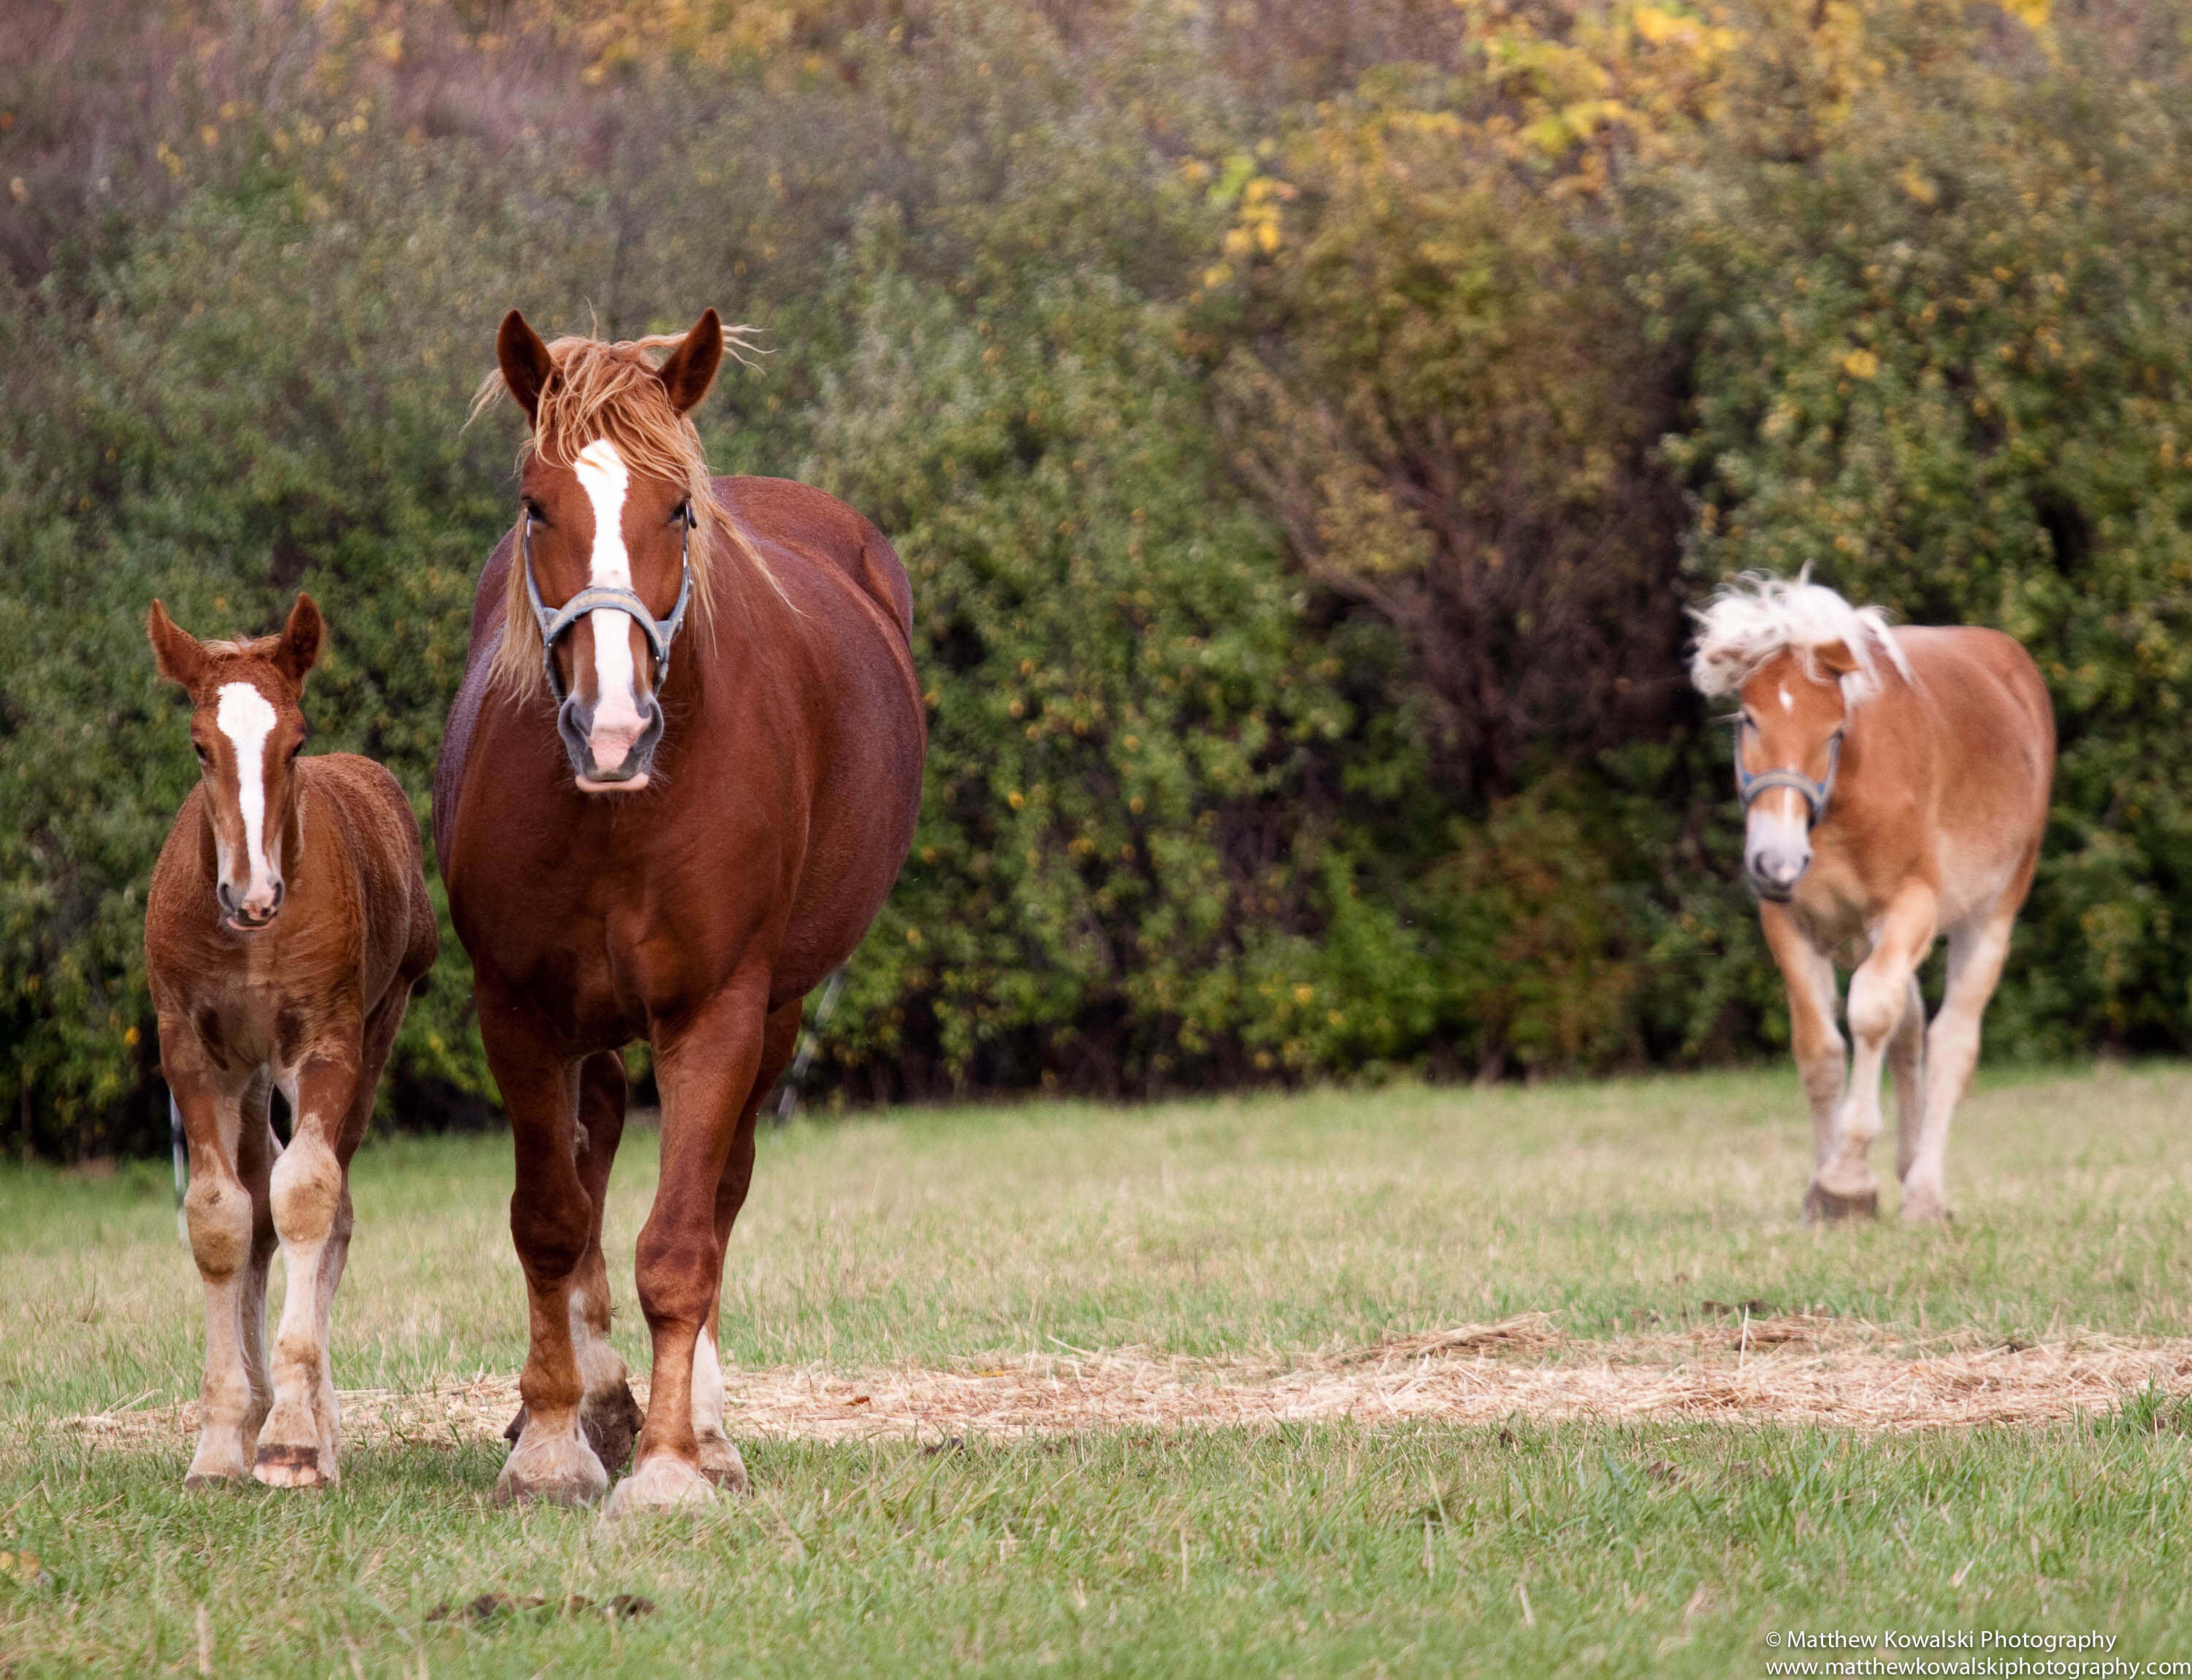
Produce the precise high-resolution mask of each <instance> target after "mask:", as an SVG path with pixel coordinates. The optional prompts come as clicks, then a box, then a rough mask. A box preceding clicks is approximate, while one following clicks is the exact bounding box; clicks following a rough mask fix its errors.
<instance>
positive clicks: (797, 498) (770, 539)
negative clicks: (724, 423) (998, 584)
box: [715, 477, 913, 641]
mask: <svg viewBox="0 0 2192 1680" xmlns="http://www.w3.org/2000/svg"><path fill="white" fill-rule="evenodd" d="M715 488H716V499H717V500H719V501H721V502H722V504H723V506H724V507H725V508H727V509H728V511H729V512H730V514H731V517H733V518H734V519H735V520H737V521H738V523H739V526H740V528H741V529H744V530H745V533H746V534H747V536H748V537H749V538H751V540H753V542H754V543H755V544H756V546H758V547H759V548H761V549H762V553H763V557H765V558H766V559H768V561H770V562H771V563H776V562H777V561H778V560H779V558H782V557H806V558H810V559H811V558H819V559H821V560H823V561H825V563H828V564H830V565H831V566H833V567H834V568H835V569H836V570H838V571H839V572H841V573H842V574H844V575H845V576H846V577H847V578H848V579H850V580H852V582H853V584H854V585H855V586H858V587H859V590H860V591H862V592H863V593H864V594H865V595H867V596H869V597H871V599H872V600H874V602H875V603H876V605H877V606H879V607H881V608H882V609H883V610H884V611H885V612H886V613H888V614H890V616H891V619H892V620H893V622H895V623H896V624H897V626H898V627H899V634H900V635H902V636H904V637H906V638H907V639H908V640H909V641H910V640H911V638H912V635H913V586H912V585H911V584H910V582H908V581H907V579H906V575H905V564H904V563H902V562H901V561H900V560H899V557H898V551H897V550H896V549H895V548H893V547H892V546H891V543H890V539H889V538H888V537H886V536H885V535H884V534H882V531H881V530H880V529H877V527H876V523H875V522H874V521H873V520H871V519H870V518H869V517H867V516H866V515H865V514H864V513H862V512H860V511H859V510H858V509H857V508H854V507H853V506H851V505H850V504H848V503H847V502H844V501H842V500H839V499H838V498H837V497H836V496H833V495H831V494H830V493H829V492H828V491H827V490H819V489H815V487H814V486H813V485H812V484H802V483H800V482H799V481H798V480H797V479H796V478H763V477H733V478H718V479H716V481H715Z"/></svg>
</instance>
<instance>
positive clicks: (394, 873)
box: [145, 595, 439, 1488]
mask: <svg viewBox="0 0 2192 1680" xmlns="http://www.w3.org/2000/svg"><path fill="white" fill-rule="evenodd" d="M149 631H150V635H151V643H152V652H153V655H154V657H155V659H156V660H157V661H158V664H159V668H160V674H161V675H162V676H163V677H168V679H169V680H171V681H173V682H176V683H181V684H182V686H183V687H184V688H185V689H187V690H188V691H189V693H190V697H191V746H193V747H194V748H195V749H196V750H197V758H198V764H199V768H200V770H201V772H202V774H201V777H200V780H199V781H198V785H197V786H196V787H194V788H192V789H191V792H190V797H188V798H186V800H185V801H184V802H183V808H182V810H181V811H180V813H179V814H177V816H176V818H175V823H174V827H173V828H172V829H170V830H169V831H168V842H167V844H166V845H165V846H164V847H163V848H162V849H161V852H160V860H159V862H158V864H157V866H155V868H154V870H153V872H152V890H151V898H150V900H149V901H148V903H147V905H146V912H145V961H146V971H147V973H148V975H149V977H150V979H151V989H152V1002H153V1004H154V1007H155V1008H156V1009H157V1012H158V1015H159V1022H160V1061H161V1068H162V1071H163V1073H165V1075H166V1076H167V1081H168V1089H169V1090H170V1091H172V1092H173V1093H174V1098H175V1102H176V1106H177V1107H178V1108H179V1109H180V1111H181V1113H182V1117H183V1130H184V1134H185V1136H186V1138H187V1140H188V1141H189V1145H190V1165H191V1187H190V1191H189V1193H188V1195H186V1197H184V1202H183V1209H184V1213H185V1215H186V1219H187V1221H188V1224H189V1228H190V1238H191V1254H192V1256H193V1257H194V1258H195V1259H196V1260H197V1266H198V1275H199V1276H200V1277H202V1278H203V1280H204V1283H205V1292H206V1366H205V1383H204V1386H203V1389H202V1391H201V1392H200V1400H201V1406H200V1423H199V1431H198V1446H197V1454H196V1456H194V1457H193V1458H192V1459H191V1467H190V1471H189V1474H188V1475H186V1477H184V1481H183V1485H184V1486H186V1487H202V1486H204V1485H206V1484H207V1483H214V1482H220V1481H224V1480H229V1479H232V1478H236V1477H243V1476H247V1475H248V1476H255V1477H258V1478H259V1480H260V1481H261V1482H265V1483H268V1484H270V1485H271V1486H274V1487H278V1488H306V1487H318V1486H321V1485H323V1484H326V1483H333V1482H334V1481H335V1480H336V1479H337V1477H338V1473H339V1466H338V1464H337V1457H338V1453H339V1450H340V1428H339V1421H340V1420H339V1417H338V1413H337V1408H336V1404H335V1388H334V1371H333V1368H332V1366H331V1364H330V1362H329V1359H328V1318H329V1315H330V1313H331V1311H332V1310H333V1308H334V1294H335V1288H336V1286H337V1285H338V1284H339V1283H340V1282H341V1281H342V1272H343V1261H344V1260H345V1257H346V1256H347V1255H348V1254H349V1251H350V1232H351V1204H350V1159H351V1155H352V1154H353V1153H354V1152H355V1151H356V1150H357V1146H358V1142H359V1140H361V1139H362V1138H363V1137H364V1135H365V1128H366V1123H367V1121H368V1119H370V1118H371V1117H372V1114H373V1100H374V1092H375V1091H376V1090H377V1089H378V1088H379V1086H380V1070H381V1066H382V1064H383V1063H384V1062H385V1061H386V1060H387V1058H388V1047H389V1045H390V1043H391V1042H392V1041H393V1040H394V1039H395V1037H396V1029H397V1027H398V1026H401V1025H402V1020H403V1009H404V1006H405V1004H406V1003H408V1001H409V998H410V996H411V988H412V987H413V986H414V985H415V984H417V982H418V980H419V978H420V975H422V974H425V972H426V970H427V969H429V968H431V966H432V965H433V962H434V957H435V954H436V950H437V946H438V943H439V935H438V934H437V932H436V929H435V923H434V912H433V908H432V906H431V904H430V903H429V902H428V900H427V897H426V878H425V869H424V865H423V860H422V858H421V854H420V845H419V830H418V825H417V823H416V821H415V820H414V819H413V817H412V814H411V805H410V802H409V801H408V799H406V798H405V797H404V794H403V790H402V788H401V787H399V786H397V782H396V778H395V777H393V776H391V775H390V774H388V772H387V771H386V770H385V769H382V768H381V767H380V765H378V764H376V763H374V762H373V761H372V760H371V759H369V758H359V757H353V756H351V755H350V754H348V753H329V754H328V755H327V756H325V757H317V758H300V757H298V753H299V751H300V749H301V748H302V747H303V746H304V744H305V718H304V713H303V711H301V710H300V706H299V703H298V702H299V699H300V695H301V694H302V693H303V691H304V686H305V673H306V672H307V671H310V670H311V668H312V663H313V661H314V660H315V659H317V656H318V654H319V647H320V614H319V609H317V607H315V606H314V605H313V604H312V598H311V596H309V595H300V596H299V597H297V603H296V605H295V607H294V609H292V610H291V612H290V614H289V620H288V625H287V626H285V627H284V628H283V631H282V633H281V634H280V635H278V636H269V637H262V638H260V639H259V640H257V641H251V642H199V641H197V640H196V639H194V638H193V637H191V636H190V635H188V634H187V633H186V632H185V631H182V630H180V629H178V628H177V627H176V626H175V625H174V622H173V621H172V620H170V619H169V618H168V614H167V613H166V611H165V610H164V609H163V608H162V606H161V605H160V603H158V602H157V601H156V602H154V603H152V614H151V624H150V626H149ZM277 1088H278V1089H280V1090H281V1092H282V1094H283V1096H284V1097H285V1098H286V1099H287V1100H288V1105H289V1112H290V1114H291V1116H292V1117H293V1121H292V1125H291V1129H290V1140H289V1145H288V1148H286V1149H285V1148H283V1146H282V1145H281V1143H280V1141H279V1140H277V1138H276V1137H275V1135H274V1130H273V1127H272V1126H271V1123H269V1120H268V1116H267V1108H268V1103H269V1100H270V1099H271V1094H272V1093H273V1091H274V1090H275V1089H277ZM277 1241H278V1242H279V1243H280V1244H281V1249H282V1260H283V1267H284V1269H285V1270H286V1271H287V1272H288V1279H289V1288H288V1298H287V1300H285V1301H284V1303H283V1308H282V1322H281V1324H280V1326H279V1327H278V1329H277V1330H276V1332H275V1338H274V1361H273V1369H272V1372H271V1377H270V1374H269V1372H268V1369H267V1360H266V1346H265V1339H266V1323H265V1321H266V1270H267V1266H268V1265H269V1263H270V1262H271V1260H272V1258H273V1253H274V1248H275V1244H276V1243H277Z"/></svg>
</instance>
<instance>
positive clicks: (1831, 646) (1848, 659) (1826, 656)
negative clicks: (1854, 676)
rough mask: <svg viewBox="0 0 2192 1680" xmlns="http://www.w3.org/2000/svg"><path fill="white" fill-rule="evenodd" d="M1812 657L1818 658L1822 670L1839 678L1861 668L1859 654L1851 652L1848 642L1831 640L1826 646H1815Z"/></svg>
mask: <svg viewBox="0 0 2192 1680" xmlns="http://www.w3.org/2000/svg"><path fill="white" fill-rule="evenodd" d="M1812 658H1814V659H1816V660H1818V662H1819V669H1820V670H1822V671H1825V672H1826V673H1827V675H1828V676H1830V677H1835V678H1837V679H1839V678H1841V677H1847V676H1848V675H1849V674H1850V672H1852V671H1857V670H1859V669H1861V667H1860V666H1858V662H1857V655H1856V654H1852V652H1850V650H1849V643H1847V642H1830V643H1827V645H1826V646H1825V647H1824V648H1814V649H1812Z"/></svg>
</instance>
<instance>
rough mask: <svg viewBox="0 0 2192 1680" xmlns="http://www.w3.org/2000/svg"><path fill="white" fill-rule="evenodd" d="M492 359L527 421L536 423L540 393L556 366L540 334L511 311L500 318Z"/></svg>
mask: <svg viewBox="0 0 2192 1680" xmlns="http://www.w3.org/2000/svg"><path fill="white" fill-rule="evenodd" d="M494 359H495V360H496V361H497V362H499V363H501V365H502V382H503V383H504V384H505V386H509V387H510V394H511V396H512V397H516V398H517V406H518V407H519V408H521V409H524V410H525V415H526V418H527V419H528V420H538V419H539V415H540V393H541V392H542V391H544V390H545V389H546V388H547V386H548V376H549V374H552V373H554V372H555V371H556V363H555V359H554V358H553V357H551V356H550V355H549V354H548V346H546V345H545V344H544V343H542V342H541V339H540V334H538V333H536V332H534V330H533V323H531V322H529V321H528V320H527V319H526V318H525V317H524V316H522V315H521V314H520V313H519V312H518V311H516V310H514V309H513V310H511V311H510V313H509V314H507V315H505V316H504V317H502V325H501V327H500V328H499V329H498V330H497V331H496V333H495V335H494Z"/></svg>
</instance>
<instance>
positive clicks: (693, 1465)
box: [608, 974, 768, 1516]
mask: <svg viewBox="0 0 2192 1680" xmlns="http://www.w3.org/2000/svg"><path fill="white" fill-rule="evenodd" d="M767 1011H768V982H767V977H766V976H765V975H758V974H756V975H740V976H739V977H738V978H736V979H734V980H733V981H732V983H731V984H730V985H729V986H726V987H725V988H724V989H723V990H722V991H720V992H718V993H717V994H716V996H715V997H712V998H711V999H710V1000H709V1001H708V1002H707V1003H705V1004H704V1005H703V1006H702V1007H701V1008H700V1009H698V1010H696V1011H695V1012H694V1014H693V1016H692V1017H691V1018H690V1019H689V1020H687V1021H686V1022H684V1023H683V1024H682V1026H681V1027H680V1029H679V1031H677V1033H676V1037H674V1038H671V1039H670V1040H669V1041H668V1042H666V1043H659V1044H658V1045H657V1046H656V1054H657V1071H656V1076H655V1077H656V1078H657V1079H658V1080H659V1083H660V1084H661V1087H662V1178H661V1181H660V1183H659V1185H657V1186H656V1187H655V1191H654V1209H653V1210H652V1211H651V1212H650V1213H649V1214H648V1219H647V1224H646V1226H645V1227H644V1228H642V1231H640V1233H639V1255H638V1272H639V1304H640V1308H641V1310H642V1311H643V1312H645V1313H646V1315H647V1326H648V1330H649V1331H650V1332H651V1333H652V1334H653V1339H654V1374H653V1377H652V1379H651V1380H650V1382H649V1385H648V1397H647V1422H646V1424H645V1426H643V1427H642V1429H641V1431H640V1432H639V1446H638V1450H637V1453H636V1456H635V1459H634V1461H633V1465H632V1473H631V1475H630V1476H628V1477H625V1479H624V1480H623V1481H622V1482H620V1483H618V1484H617V1490H616V1492H615V1494H614V1495H613V1496H612V1497H611V1499H610V1500H609V1507H608V1508H609V1514H610V1515H611V1516H617V1515H620V1514H623V1513H625V1512H629V1511H639V1510H647V1509H654V1508H659V1507H665V1506H679V1505H698V1504H703V1503H705V1502H706V1501H707V1500H711V1499H712V1498H713V1497H714V1496H715V1494H714V1489H712V1488H711V1486H710V1484H709V1480H708V1477H707V1475H706V1473H705V1471H704V1470H703V1469H702V1466H701V1463H700V1449H699V1431H697V1430H696V1429H695V1427H694V1363H695V1360H696V1358H697V1357H700V1356H699V1345H700V1342H701V1336H702V1332H703V1331H704V1330H707V1331H709V1332H711V1334H709V1336H708V1354H707V1356H706V1357H707V1359H708V1362H709V1363H711V1365H712V1364H713V1363H714V1351H715V1349H714V1337H713V1334H712V1330H713V1325H712V1323H711V1314H712V1313H713V1311H714V1308H715V1304H716V1296H717V1294H719V1293H720V1291H721V1289H722V1259H723V1250H722V1244H721V1243H719V1242H718V1241H717V1239H716V1210H717V1207H718V1203H719V1202H720V1201H721V1199H722V1191H723V1187H724V1185H725V1183H726V1180H727V1175H733V1176H734V1177H735V1178H736V1180H737V1183H738V1196H737V1197H736V1198H735V1199H738V1200H743V1198H744V1194H745V1177H746V1175H747V1174H748V1173H750V1172H751V1163H752V1154H753V1127H754V1111H755V1108H756V1102H755V1101H754V1100H752V1097H751V1092H752V1089H753V1086H754V1083H755V1081H756V1075H757V1074H758V1072H759V1070H760V1067H761V1064H762V1040H763V1037H764V1036H765V1020H766V1015H767ZM734 1163H744V1165H743V1167H741V1168H739V1170H738V1171H737V1172H736V1174H733V1169H734ZM713 1380H715V1382H716V1393H717V1395H718V1396H720V1395H721V1393H722V1374H721V1371H720V1369H719V1368H718V1369H716V1372H715V1374H714V1379H713ZM717 1406H718V1415H720V1406H721V1401H720V1399H718V1401H717ZM725 1468H728V1467H727V1466H726V1467H725ZM739 1473H740V1474H741V1475H743V1473H744V1472H743V1467H741V1469H740V1472H739Z"/></svg>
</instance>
